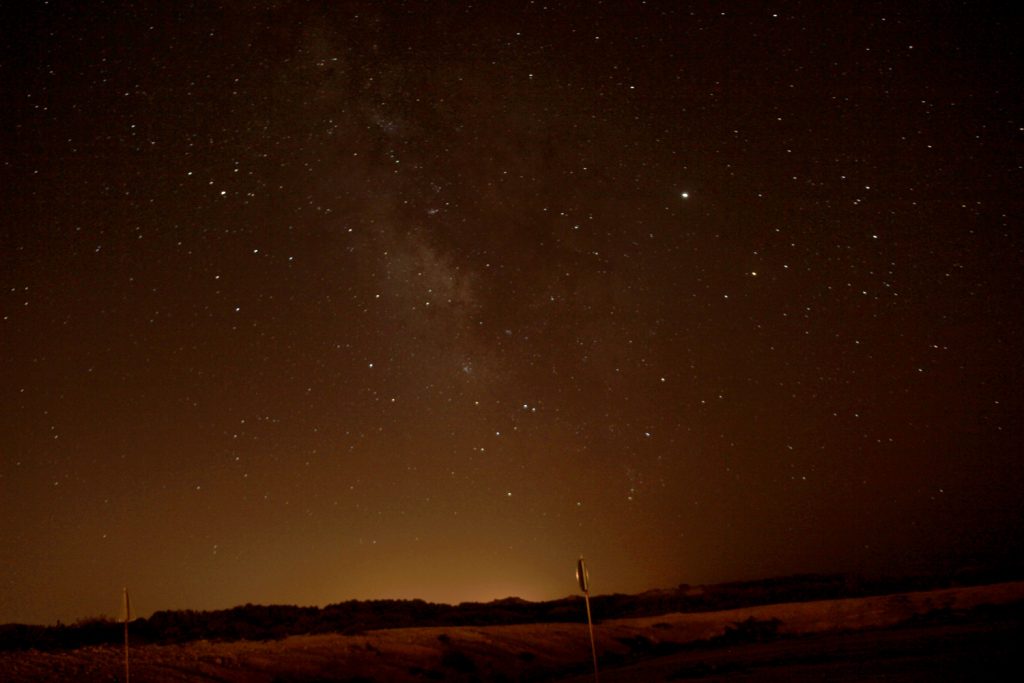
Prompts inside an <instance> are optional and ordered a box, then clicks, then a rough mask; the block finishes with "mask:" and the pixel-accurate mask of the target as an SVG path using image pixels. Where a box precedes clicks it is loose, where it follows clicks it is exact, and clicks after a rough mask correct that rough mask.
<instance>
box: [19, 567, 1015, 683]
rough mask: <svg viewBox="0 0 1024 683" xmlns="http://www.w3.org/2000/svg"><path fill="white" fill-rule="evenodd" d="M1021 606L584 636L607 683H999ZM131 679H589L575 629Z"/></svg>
mask: <svg viewBox="0 0 1024 683" xmlns="http://www.w3.org/2000/svg"><path fill="white" fill-rule="evenodd" d="M1022 601H1024V582H1013V583H1003V584H996V585H991V586H980V587H972V588H956V589H947V590H937V591H927V592H917V593H900V594H895V595H888V596H880V597H870V598H857V599H846V600H822V601H817V602H804V603H786V604H776V605H763V606H758V607H749V608H744V609H735V610H727V611H720V612H704V613H689V614H666V615H662V616H657V617H647V618H642V619H621V620H609V621H605V622H602V623H600V624H598V625H596V626H595V635H596V638H597V649H598V653H599V657H600V659H601V669H602V670H601V680H602V681H603V682H604V683H614V682H616V681H672V680H702V681H725V680H728V681H741V680H742V681H754V680H757V681H783V680H785V681H811V680H837V681H859V680H879V679H884V680H887V681H889V680H894V681H925V680H928V681H935V680H939V681H942V680H966V679H971V680H1008V679H1006V678H1005V675H1006V673H1008V670H1007V669H1006V668H1005V667H1007V666H1015V667H1016V669H1017V670H1018V673H1020V672H1019V669H1020V668H1021V667H1020V665H1019V664H1016V659H1017V658H1016V657H1015V656H1014V655H1015V654H1016V648H1017V647H1018V643H1020V642H1024V639H1022V637H1021V636H1022V635H1024V623H1022V610H1021V608H1020V606H1021V603H1022ZM997 664H1002V665H1003V668H1002V670H1001V672H1000V673H999V674H998V675H997V673H996V671H997V669H995V668H994V667H995V666H996V665H997ZM123 667H124V663H123V652H122V651H121V650H120V649H119V648H113V647H93V648H80V649H77V650H71V651H64V652H37V651H29V652H4V653H0V679H2V680H4V681H70V680H74V681H115V680H122V679H123V676H124V668H123ZM1011 670H1012V669H1011ZM131 674H132V680H133V681H239V682H240V681H255V682H267V683H271V682H282V683H283V682H285V681H296V682H299V681H303V682H307V683H311V682H313V681H321V682H323V681H335V682H339V683H341V682H346V681H347V682H350V683H353V682H356V681H362V682H364V683H365V682H369V681H374V682H379V683H385V682H389V681H393V682H395V683H402V682H405V681H431V680H444V681H579V682H583V681H588V680H593V674H592V671H591V662H590V646H589V641H588V636H587V630H586V625H585V624H582V623H581V624H525V625H515V626H483V627H432V628H407V629H393V630H379V631H370V632H368V633H365V634H362V635H351V636H344V635H310V636H294V637H290V638H285V639H282V640H277V641H270V642H247V641H243V642H226V643H215V642H208V641H200V642H195V643H188V644H185V645H147V646H142V647H137V648H134V649H133V650H132V652H131ZM989 676H991V678H989ZM1011 678H1014V679H1016V676H1012V677H1011Z"/></svg>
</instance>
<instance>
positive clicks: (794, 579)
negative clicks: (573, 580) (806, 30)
mask: <svg viewBox="0 0 1024 683" xmlns="http://www.w3.org/2000/svg"><path fill="white" fill-rule="evenodd" d="M1021 577H1024V571H1021V570H1020V569H1019V568H1017V569H1014V570H1005V569H1004V570H999V571H993V570H979V569H972V570H965V571H962V572H958V573H957V574H956V575H954V576H952V577H924V576H918V577H901V578H872V579H865V578H862V577H853V576H844V575H828V574H802V575H796V576H785V577H775V578H769V579H761V580H757V581H734V582H729V583H721V584H714V585H706V586H690V585H688V584H681V585H679V586H677V587H676V588H674V589H662V590H650V591H646V592H644V593H640V594H637V595H625V594H611V595H598V596H594V597H592V598H591V608H592V611H593V615H594V619H595V621H601V620H606V619H619V618H627V617H646V616H657V615H661V614H669V613H673V612H683V613H686V612H713V611H720V610H729V609H736V608H740V607H752V606H756V605H765V604H772V603H785V602H807V601H811V600H825V599H836V598H850V597H867V596H872V595H885V594H889V593H897V592H906V591H920V590H931V589H937V588H951V587H963V586H971V585H982V584H987V583H995V582H998V581H1006V580H1013V579H1017V578H1021ZM582 603H583V598H582V597H581V596H570V597H566V598H562V599H559V600H550V601H547V602H529V601H526V600H522V599H520V598H515V597H509V598H503V599H501V600H494V601H492V602H486V603H477V602H464V603H460V604H458V605H445V604H439V603H431V602H426V601H424V600H349V601H346V602H340V603H334V604H330V605H327V606H325V607H322V608H321V607H297V606H294V605H252V604H247V605H243V606H239V607H233V608H231V609H223V610H212V611H196V610H173V611H170V610H163V611H159V612H155V613H154V614H153V615H152V616H150V617H149V618H148V619H135V620H134V621H132V622H131V623H130V625H129V630H130V634H131V640H132V642H134V643H136V644H142V643H183V642H188V641H194V640H220V641H232V640H274V639H279V638H284V637H286V636H291V635H303V634H318V633H341V634H355V633H362V632H365V631H370V630H376V629H388V628H407V627H413V626H490V625H507V624H528V623H559V622H563V623H572V622H579V621H580V620H581V619H582V618H583V616H582V615H583V614H584V608H583V604H582ZM122 638H123V625H122V624H120V623H118V622H115V621H113V620H111V619H105V618H101V619H86V620H81V621H79V622H77V623H75V624H72V625H70V626H68V625H64V624H60V623H58V624H57V625H56V626H31V625H25V624H6V625H2V626H0V650H27V649H38V650H58V649H71V648H77V647H82V646H86V645H102V644H116V643H118V642H120V641H121V640H122Z"/></svg>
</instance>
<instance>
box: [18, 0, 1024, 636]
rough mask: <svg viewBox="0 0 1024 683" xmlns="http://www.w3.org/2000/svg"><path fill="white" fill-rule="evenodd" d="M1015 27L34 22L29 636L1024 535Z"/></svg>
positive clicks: (26, 516)
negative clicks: (82, 621) (127, 608)
mask: <svg viewBox="0 0 1024 683" xmlns="http://www.w3.org/2000/svg"><path fill="white" fill-rule="evenodd" d="M147 5H152V6H147ZM980 7H981V6H979V5H977V4H976V3H969V2H963V3H959V2H922V3H864V2H856V3H854V2H849V3H817V2H801V3H785V2H779V3H770V4H768V3H765V4H761V3H755V2H736V3H728V2H723V3H717V2H716V3H706V2H700V3H684V2H663V3H662V2H646V3H644V2H626V1H622V2H604V3H600V2H568V3H567V2H557V1H555V0H552V1H551V2H548V3H547V4H545V3H540V2H522V3H519V2H508V3H479V4H478V3H472V4H470V3H468V2H466V3H463V2H327V1H323V2H298V1H291V0H281V1H279V2H238V3H216V2H200V3H185V2H180V3H179V2H155V3H139V2H131V3H128V2H126V3H118V2H77V3H60V2H49V3H47V2H41V1H38V0H37V1H35V2H25V3H5V4H4V8H3V10H2V12H3V16H2V17H0V18H2V21H3V26H4V30H3V38H2V47H3V52H2V60H0V78H2V80H0V91H2V93H3V108H2V114H0V117H2V121H3V126H2V138H0V140H2V174H0V221H2V224H0V225H2V236H0V239H2V242H0V250H2V262H0V278H2V296H0V313H2V320H0V354H2V357H0V377H2V382H0V397H2V403H0V622H9V621H26V622H32V623H52V622H54V621H56V620H57V619H61V620H64V621H74V620H75V619H77V618H81V617H88V616H97V615H103V614H107V615H111V616H116V615H117V612H118V607H119V600H120V595H121V587H122V586H125V585H126V586H128V587H129V589H130V590H131V591H132V595H133V604H134V605H137V607H138V612H139V614H140V615H145V614H148V613H150V612H152V611H154V610H157V609H184V608H193V609H212V608H220V607H229V606H233V605H237V604H242V603H246V602H253V603H289V604H303V605H323V604H327V603H331V602H338V601H342V600H347V599H352V598H357V599H364V598H423V599H427V600H431V601H444V602H458V601H464V600H491V599H495V598H502V597H506V596H510V595H515V596H520V597H522V598H526V599H532V600H538V599H549V598H556V597H563V596H565V595H568V594H571V593H573V592H574V591H576V590H577V589H576V585H575V580H574V570H575V562H576V559H577V557H579V555H580V554H583V555H585V556H586V558H587V561H588V566H589V568H590V574H591V580H592V588H593V590H594V592H596V593H608V592H638V591H642V590H646V589H650V588H657V587H674V586H676V585H677V584H679V583H684V582H685V583H691V584H696V583H710V582H719V581H726V580H735V579H744V578H759V577H767V576H776V575H781V574H789V573H796V572H833V571H835V572H862V573H867V574H901V573H908V572H952V571H956V570H958V569H960V568H963V567H972V566H999V565H1005V563H1007V562H1010V561H1013V560H1015V559H1016V558H1019V557H1020V556H1021V555H1024V463H1022V461H1021V458H1022V454H1024V449H1022V443H1024V433H1022V432H1024V430H1022V425H1024V397H1022V394H1024V392H1022V390H1021V383H1022V381H1024V373H1022V370H1024V343H1022V332H1024V329H1022V327H1024V326H1022V318H1024V315H1022V311H1024V307H1022V305H1021V294H1022V292H1024V288H1022V284H1024V282H1022V280H1024V277H1022V275H1024V234H1022V231H1021V223H1022V220H1021V219H1022V209H1024V199H1022V197H1024V193H1022V192H1021V188H1022V175H1024V173H1022V168H1024V166H1022V159H1024V107H1022V96H1021V92H1022V86H1024V83H1022V78H1021V75H1022V70H1021V59H1020V57H1021V55H1020V48H1019V46H1018V41H1019V39H1020V35H1022V34H1024V31H1022V28H1024V27H1022V25H1021V22H1020V20H1019V18H1018V17H1016V16H1012V15H1010V14H1000V13H999V12H997V11H995V10H993V9H991V8H988V9H986V10H983V9H980ZM985 12H988V14H986V13H985Z"/></svg>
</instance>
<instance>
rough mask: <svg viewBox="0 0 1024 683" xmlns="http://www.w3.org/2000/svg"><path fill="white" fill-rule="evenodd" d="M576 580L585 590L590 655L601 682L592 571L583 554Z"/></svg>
mask: <svg viewBox="0 0 1024 683" xmlns="http://www.w3.org/2000/svg"><path fill="white" fill-rule="evenodd" d="M576 581H578V582H579V584H580V590H582V591H583V600H584V602H586V604H587V628H588V629H589V630H590V655H591V657H593V658H594V683H599V678H598V674H597V646H596V645H595V644H594V620H593V619H591V618H590V573H589V572H588V571H587V565H586V563H584V562H583V556H582V555H581V556H580V559H579V561H578V562H577V563H576Z"/></svg>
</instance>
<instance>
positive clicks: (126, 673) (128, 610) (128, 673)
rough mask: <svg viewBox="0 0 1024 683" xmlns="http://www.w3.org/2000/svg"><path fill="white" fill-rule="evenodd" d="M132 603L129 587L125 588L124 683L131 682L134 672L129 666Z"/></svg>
mask: <svg viewBox="0 0 1024 683" xmlns="http://www.w3.org/2000/svg"><path fill="white" fill-rule="evenodd" d="M131 614H132V610H131V604H130V603H129V602H128V588H127V587H125V589H124V683H131V680H132V674H131V670H130V669H129V668H128V620H129V619H130V618H131Z"/></svg>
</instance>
